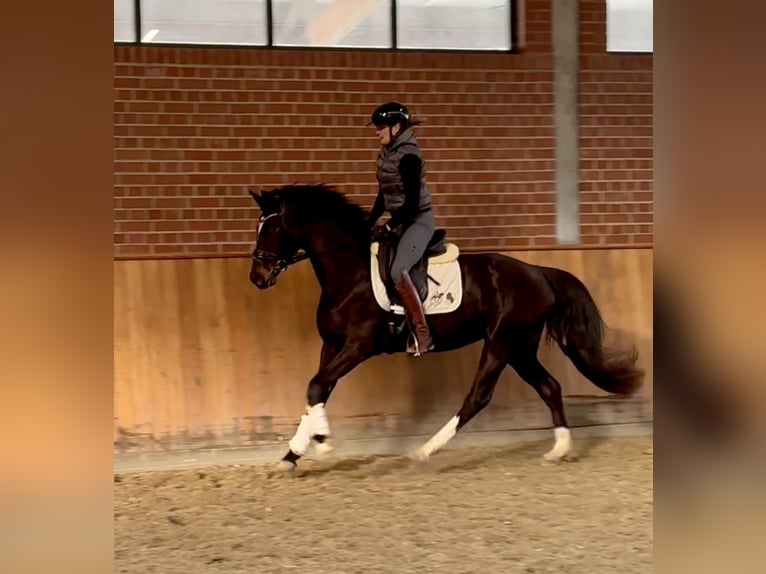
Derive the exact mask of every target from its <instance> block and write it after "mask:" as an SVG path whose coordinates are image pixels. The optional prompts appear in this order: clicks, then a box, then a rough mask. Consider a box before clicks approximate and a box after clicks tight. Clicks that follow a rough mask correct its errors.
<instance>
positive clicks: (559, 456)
mask: <svg viewBox="0 0 766 574" xmlns="http://www.w3.org/2000/svg"><path fill="white" fill-rule="evenodd" d="M543 460H544V461H545V462H550V463H558V462H574V461H576V460H577V455H576V454H574V453H571V452H563V453H558V452H554V451H551V452H547V453H545V454H544V455H543Z"/></svg>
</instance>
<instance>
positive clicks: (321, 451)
mask: <svg viewBox="0 0 766 574" xmlns="http://www.w3.org/2000/svg"><path fill="white" fill-rule="evenodd" d="M314 448H315V449H316V453H317V454H318V455H319V456H327V455H328V454H330V453H331V452H332V451H334V450H335V447H334V446H332V445H331V444H330V443H329V441H328V440H326V439H325V441H324V442H318V443H316V445H314Z"/></svg>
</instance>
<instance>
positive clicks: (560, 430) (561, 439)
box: [543, 427, 572, 460]
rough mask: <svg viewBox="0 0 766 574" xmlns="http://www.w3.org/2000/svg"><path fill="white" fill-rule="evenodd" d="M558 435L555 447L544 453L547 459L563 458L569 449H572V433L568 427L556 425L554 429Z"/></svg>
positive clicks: (556, 435)
mask: <svg viewBox="0 0 766 574" xmlns="http://www.w3.org/2000/svg"><path fill="white" fill-rule="evenodd" d="M553 433H554V435H555V437H556V444H554V445H553V448H552V449H551V450H550V451H549V452H547V453H546V454H544V455H543V458H544V459H545V460H561V459H562V458H564V457H565V456H566V455H567V454H569V451H570V450H572V435H571V434H570V432H569V429H568V428H566V427H556V428H555V429H554V431H553Z"/></svg>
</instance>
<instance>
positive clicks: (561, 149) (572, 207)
mask: <svg viewBox="0 0 766 574" xmlns="http://www.w3.org/2000/svg"><path fill="white" fill-rule="evenodd" d="M551 5H552V9H553V12H552V22H551V26H552V38H553V40H552V42H553V69H554V71H553V98H554V127H555V138H556V154H555V157H556V240H557V242H558V243H561V244H576V243H579V241H580V193H579V187H580V169H579V168H580V165H579V162H580V154H579V139H578V135H579V123H578V110H577V93H578V90H577V79H578V71H579V66H580V62H579V57H580V50H579V38H580V2H579V0H552V1H551Z"/></svg>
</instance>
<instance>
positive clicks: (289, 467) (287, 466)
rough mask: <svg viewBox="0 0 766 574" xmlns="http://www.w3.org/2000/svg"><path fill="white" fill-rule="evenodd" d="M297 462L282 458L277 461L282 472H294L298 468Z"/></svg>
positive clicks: (278, 468)
mask: <svg viewBox="0 0 766 574" xmlns="http://www.w3.org/2000/svg"><path fill="white" fill-rule="evenodd" d="M297 466H298V465H297V464H295V463H294V462H290V461H289V460H280V461H279V462H278V463H277V470H279V471H281V472H292V471H294V470H295V469H296V468H297Z"/></svg>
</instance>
